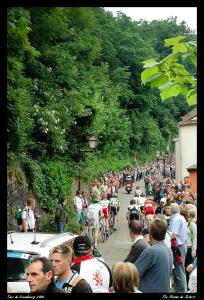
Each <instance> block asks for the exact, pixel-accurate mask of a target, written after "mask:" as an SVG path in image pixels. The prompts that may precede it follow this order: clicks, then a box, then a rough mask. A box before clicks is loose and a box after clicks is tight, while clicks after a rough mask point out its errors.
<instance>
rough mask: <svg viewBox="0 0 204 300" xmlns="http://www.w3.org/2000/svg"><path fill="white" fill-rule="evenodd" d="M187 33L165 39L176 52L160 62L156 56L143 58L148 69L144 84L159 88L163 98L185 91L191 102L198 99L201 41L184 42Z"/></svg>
mask: <svg viewBox="0 0 204 300" xmlns="http://www.w3.org/2000/svg"><path fill="white" fill-rule="evenodd" d="M185 38H186V37H185V36H177V37H174V38H170V39H165V40H164V42H165V46H167V47H168V46H171V50H172V53H171V54H169V55H168V56H166V57H165V58H163V59H162V60H161V61H159V62H157V61H156V59H155V58H151V59H149V60H146V61H143V64H144V68H145V70H144V71H143V72H142V73H141V80H142V83H143V84H146V83H151V88H152V89H153V88H159V90H160V96H161V98H162V100H166V99H168V98H170V97H176V96H178V95H179V94H182V95H184V97H185V98H186V99H187V102H188V104H189V105H193V104H196V102H197V79H196V68H197V42H196V41H195V40H192V41H188V42H184V41H183V40H184V39H185Z"/></svg>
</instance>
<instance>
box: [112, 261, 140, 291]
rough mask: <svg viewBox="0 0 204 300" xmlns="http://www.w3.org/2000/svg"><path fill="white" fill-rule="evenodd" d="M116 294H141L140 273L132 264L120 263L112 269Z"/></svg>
mask: <svg viewBox="0 0 204 300" xmlns="http://www.w3.org/2000/svg"><path fill="white" fill-rule="evenodd" d="M112 276H113V289H114V293H141V291H139V290H138V286H139V273H138V270H137V268H136V266H135V265H134V264H132V263H130V262H118V263H116V264H115V265H113V267H112Z"/></svg>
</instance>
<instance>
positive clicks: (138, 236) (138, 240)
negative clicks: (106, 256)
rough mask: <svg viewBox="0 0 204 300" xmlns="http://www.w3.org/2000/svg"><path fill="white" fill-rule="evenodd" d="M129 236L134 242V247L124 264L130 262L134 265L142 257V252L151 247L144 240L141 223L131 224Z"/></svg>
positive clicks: (133, 222) (134, 222)
mask: <svg viewBox="0 0 204 300" xmlns="http://www.w3.org/2000/svg"><path fill="white" fill-rule="evenodd" d="M129 235H130V238H131V240H132V241H133V245H132V247H131V250H130V252H129V254H128V256H127V257H126V258H125V260H124V262H126V261H129V262H131V263H134V262H135V261H136V260H137V258H138V257H139V256H140V254H141V253H142V251H143V250H144V249H146V248H147V247H150V246H149V243H148V242H147V241H146V240H145V239H143V235H142V225H141V222H140V221H131V222H130V224H129Z"/></svg>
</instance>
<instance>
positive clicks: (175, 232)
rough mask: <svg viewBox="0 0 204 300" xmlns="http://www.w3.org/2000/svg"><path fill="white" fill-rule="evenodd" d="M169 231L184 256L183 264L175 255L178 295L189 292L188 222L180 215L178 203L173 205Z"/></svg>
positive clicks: (175, 286)
mask: <svg viewBox="0 0 204 300" xmlns="http://www.w3.org/2000/svg"><path fill="white" fill-rule="evenodd" d="M169 230H170V231H171V233H172V239H175V241H176V245H177V248H178V249H179V251H180V253H181V256H182V263H181V262H180V261H177V257H176V255H175V254H174V269H173V281H174V289H175V292H176V293H186V292H187V282H186V274H185V265H184V264H185V259H186V252H187V247H186V242H187V222H186V220H185V218H184V217H183V216H181V215H180V207H179V205H178V204H177V203H171V217H170V226H169Z"/></svg>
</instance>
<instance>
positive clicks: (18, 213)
mask: <svg viewBox="0 0 204 300" xmlns="http://www.w3.org/2000/svg"><path fill="white" fill-rule="evenodd" d="M15 219H16V220H17V223H18V225H19V226H20V225H22V209H21V208H20V209H19V210H18V211H17V212H16V214H15Z"/></svg>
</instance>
